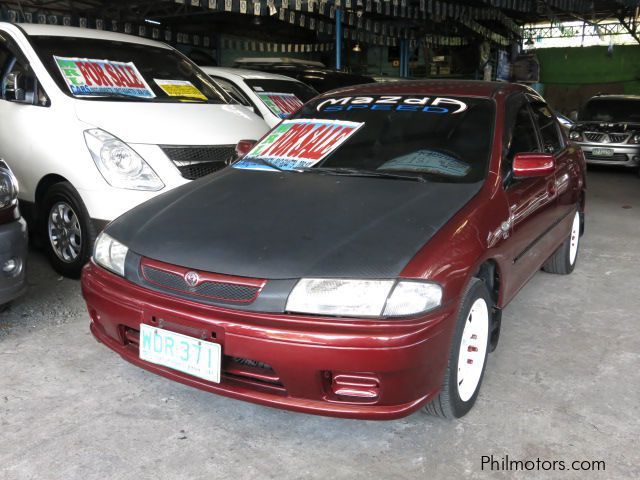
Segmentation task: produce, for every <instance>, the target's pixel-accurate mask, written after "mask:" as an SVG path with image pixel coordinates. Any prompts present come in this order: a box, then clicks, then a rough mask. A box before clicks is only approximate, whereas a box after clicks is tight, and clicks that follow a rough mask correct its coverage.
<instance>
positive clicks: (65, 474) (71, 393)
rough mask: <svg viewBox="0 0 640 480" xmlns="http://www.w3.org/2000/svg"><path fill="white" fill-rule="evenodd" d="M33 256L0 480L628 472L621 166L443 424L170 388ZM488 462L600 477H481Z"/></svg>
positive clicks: (7, 383) (11, 316)
mask: <svg viewBox="0 0 640 480" xmlns="http://www.w3.org/2000/svg"><path fill="white" fill-rule="evenodd" d="M30 261H31V263H30V266H29V275H30V284H31V288H30V291H29V294H28V295H27V296H26V297H24V298H22V299H21V300H19V301H17V302H15V304H14V305H13V306H12V307H11V309H10V310H9V311H8V312H5V313H2V314H0V369H2V373H1V374H0V479H3V480H4V479H20V480H22V479H65V480H71V479H83V480H89V479H100V480H104V479H110V480H119V479H136V480H140V479H146V478H171V479H200V478H208V479H212V478H219V479H224V478H230V479H231V478H233V479H252V480H253V479H262V478H282V479H302V478H304V479H306V478H317V479H320V478H323V479H324V478H336V479H360V478H363V479H378V478H384V479H394V480H395V479H413V478H419V479H439V478H443V479H444V478H446V479H459V478H496V479H501V478H502V479H507V478H509V479H511V478H526V479H529V478H532V479H533V478H548V479H564V478H581V479H590V478H603V479H617V478H619V479H633V478H640V450H639V449H638V443H637V442H638V433H639V432H640V421H639V420H638V418H639V416H638V403H639V402H640V367H639V365H640V354H639V347H640V333H639V332H640V329H639V328H638V326H639V323H640V313H639V312H640V294H639V293H638V292H639V283H640V282H639V280H640V179H638V178H637V177H636V176H634V175H633V174H631V173H629V172H620V171H607V170H595V171H594V170H591V171H590V172H589V204H588V211H587V234H586V235H585V237H583V243H582V246H581V251H580V258H579V264H578V266H577V268H576V270H575V271H574V273H573V274H572V275H571V276H568V277H562V276H554V275H549V274H545V273H542V272H541V273H539V274H538V275H536V277H535V278H534V279H533V280H532V281H531V282H530V283H529V285H528V286H527V287H525V289H524V290H523V291H522V292H521V293H520V295H519V296H518V298H517V299H516V300H515V301H514V302H513V303H512V304H511V305H510V306H509V307H508V308H507V309H506V311H505V313H504V322H503V323H504V327H503V333H502V339H501V342H500V346H499V348H498V350H497V351H496V352H495V353H493V354H492V355H491V356H490V358H489V364H488V370H487V374H486V377H485V381H484V384H483V387H482V391H481V393H480V397H479V399H478V403H477V404H476V407H475V408H474V409H473V410H472V412H471V413H470V414H469V415H467V416H466V417H465V418H463V419H461V420H459V421H454V422H447V421H443V420H439V419H435V418H431V417H428V416H426V415H424V414H422V413H416V414H414V415H411V416H410V417H408V418H405V419H402V420H398V421H393V422H368V421H353V420H339V419H332V418H322V417H315V416H310V415H302V414H296V413H288V412H283V411H278V410H273V409H270V408H266V407H260V406H256V405H252V404H248V403H243V402H240V401H236V400H230V399H226V398H222V397H217V396H215V395H211V394H208V393H204V392H201V391H198V390H194V389H191V388H188V387H185V386H182V385H179V384H177V383H172V382H170V381H169V380H165V379H163V378H161V377H157V376H154V375H152V374H150V373H147V372H145V371H143V370H140V369H138V368H136V367H134V366H132V365H129V364H128V363H126V362H124V361H123V360H121V359H120V357H119V356H117V355H116V354H114V353H112V352H111V351H109V350H108V349H107V348H105V347H104V346H102V345H100V344H98V343H96V342H95V341H94V340H93V339H92V337H91V335H90V334H89V329H88V316H87V314H86V312H85V309H84V304H83V301H82V297H81V295H80V288H79V284H78V282H77V281H71V280H66V279H62V278H60V277H58V276H57V275H56V274H55V273H54V272H53V271H52V270H51V269H50V268H49V267H48V265H47V264H46V262H45V260H44V259H43V257H42V256H41V254H39V253H37V252H33V254H32V256H31V259H30ZM490 455H493V456H494V459H495V460H498V461H500V460H502V459H503V457H505V456H506V455H508V457H509V459H511V460H522V461H525V460H530V461H533V462H535V461H536V460H537V459H540V461H553V460H556V461H560V460H562V461H565V462H566V463H565V466H566V468H568V469H569V468H571V467H570V465H571V463H570V462H571V461H574V460H587V461H596V460H604V461H605V462H606V463H605V468H606V470H605V471H604V472H602V471H600V472H575V471H563V472H559V471H555V472H553V471H551V472H550V471H535V470H534V471H527V472H513V471H495V470H494V471H491V470H489V469H488V468H489V467H488V466H485V468H484V469H483V468H482V457H483V456H490ZM548 465H549V464H541V467H543V468H544V467H545V466H547V467H548ZM559 465H560V464H558V463H556V466H558V467H559ZM529 466H530V465H529Z"/></svg>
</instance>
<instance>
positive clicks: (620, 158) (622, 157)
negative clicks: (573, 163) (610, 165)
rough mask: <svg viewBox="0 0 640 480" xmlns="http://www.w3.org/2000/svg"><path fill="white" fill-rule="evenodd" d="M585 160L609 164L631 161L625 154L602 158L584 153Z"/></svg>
mask: <svg viewBox="0 0 640 480" xmlns="http://www.w3.org/2000/svg"><path fill="white" fill-rule="evenodd" d="M584 158H586V159H587V160H598V161H608V162H626V161H628V160H629V157H628V156H627V155H626V154H624V153H614V154H613V156H611V157H600V156H597V155H594V154H593V153H592V152H584Z"/></svg>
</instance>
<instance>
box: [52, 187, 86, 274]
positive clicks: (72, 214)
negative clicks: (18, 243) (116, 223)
mask: <svg viewBox="0 0 640 480" xmlns="http://www.w3.org/2000/svg"><path fill="white" fill-rule="evenodd" d="M41 212H42V216H41V227H40V231H41V234H42V239H43V243H44V245H45V250H46V252H47V256H48V257H49V261H50V262H51V265H52V266H53V268H54V270H55V271H56V272H58V273H60V274H61V275H63V276H65V277H69V278H79V277H80V273H81V271H82V267H83V266H84V264H85V263H87V261H88V260H89V258H90V257H91V251H92V249H93V243H94V241H95V239H96V229H95V227H94V226H93V224H92V222H91V218H90V217H89V212H87V208H86V207H85V206H84V203H83V202H82V200H81V199H80V195H79V194H78V192H77V191H76V189H75V188H73V186H72V185H71V184H70V183H69V182H60V183H56V184H55V185H53V186H52V187H51V188H49V190H47V193H46V194H45V196H44V199H43V201H42V209H41Z"/></svg>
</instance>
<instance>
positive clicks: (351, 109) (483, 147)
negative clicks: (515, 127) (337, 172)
mask: <svg viewBox="0 0 640 480" xmlns="http://www.w3.org/2000/svg"><path fill="white" fill-rule="evenodd" d="M494 122H495V105H494V102H493V101H491V100H489V99H478V98H457V97H455V98H454V97H438V96H428V95H406V96H384V95H371V96H362V97H348V96H336V97H330V98H326V97H325V98H322V99H319V100H317V101H312V102H310V103H308V104H306V105H305V106H304V107H303V108H302V110H300V111H299V112H298V113H296V114H295V115H293V116H292V118H291V119H289V120H285V121H283V122H282V123H281V124H280V125H279V126H278V127H276V128H275V129H274V130H273V131H272V132H271V134H269V135H268V136H267V137H265V139H263V141H261V142H260V144H258V145H257V146H256V147H255V148H254V149H253V150H252V151H251V152H249V154H247V156H246V157H245V159H244V161H243V162H242V164H241V165H238V166H245V167H246V168H249V167H250V165H249V164H250V162H251V161H252V160H251V158H252V157H258V158H263V159H265V160H268V161H269V162H270V163H272V164H274V165H277V166H278V167H279V168H283V169H287V170H296V169H300V168H302V169H308V168H333V169H335V168H338V169H351V170H356V171H363V172H385V173H402V174H407V175H412V176H420V177H423V178H424V179H426V180H431V181H437V182H451V183H471V182H478V181H481V180H482V179H483V178H484V177H485V175H486V172H487V170H488V165H489V158H490V152H491V145H492V135H493V127H494Z"/></svg>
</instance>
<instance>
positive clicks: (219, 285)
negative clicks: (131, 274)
mask: <svg viewBox="0 0 640 480" xmlns="http://www.w3.org/2000/svg"><path fill="white" fill-rule="evenodd" d="M142 273H143V276H144V278H145V279H146V280H147V281H148V282H149V283H152V284H153V285H155V286H157V287H161V288H163V289H168V290H173V291H178V292H183V293H185V294H188V295H194V296H197V297H205V298H209V299H212V300H217V301H220V302H231V303H251V302H252V301H254V300H255V298H256V297H257V295H258V292H259V290H260V288H259V287H254V286H250V285H239V284H236V283H226V282H213V281H203V282H201V283H199V284H197V285H196V286H195V287H192V286H190V285H189V284H187V282H186V281H185V279H184V277H183V276H182V275H179V274H177V273H173V272H167V271H164V270H160V269H158V268H154V267H150V266H148V265H144V266H143V267H142Z"/></svg>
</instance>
